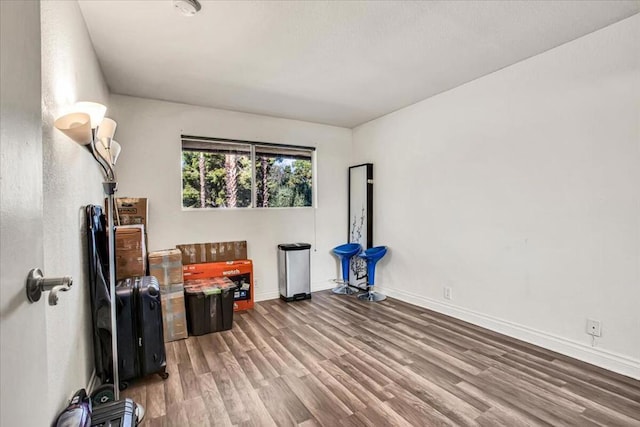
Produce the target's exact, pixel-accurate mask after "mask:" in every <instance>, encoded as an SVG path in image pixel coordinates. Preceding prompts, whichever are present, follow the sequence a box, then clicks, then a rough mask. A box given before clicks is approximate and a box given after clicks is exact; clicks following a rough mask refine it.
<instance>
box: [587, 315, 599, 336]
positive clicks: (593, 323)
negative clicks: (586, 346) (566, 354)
mask: <svg viewBox="0 0 640 427" xmlns="http://www.w3.org/2000/svg"><path fill="white" fill-rule="evenodd" d="M587 334H589V335H593V336H594V337H599V336H601V335H602V323H601V322H600V321H599V320H593V319H587Z"/></svg>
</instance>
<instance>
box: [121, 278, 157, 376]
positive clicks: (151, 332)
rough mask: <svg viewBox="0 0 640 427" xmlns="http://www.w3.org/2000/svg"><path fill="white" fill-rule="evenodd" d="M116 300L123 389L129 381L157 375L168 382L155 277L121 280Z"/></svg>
mask: <svg viewBox="0 0 640 427" xmlns="http://www.w3.org/2000/svg"><path fill="white" fill-rule="evenodd" d="M116 299H117V307H116V311H117V314H116V319H117V324H118V374H119V376H120V388H125V387H126V386H127V383H126V381H127V380H130V379H133V378H138V377H143V376H146V375H149V374H154V373H157V374H158V375H160V376H161V377H162V378H163V379H166V378H167V377H168V376H169V374H168V373H167V372H166V367H167V361H166V354H165V348H164V336H163V332H162V309H161V305H160V286H159V285H158V281H157V280H156V278H155V277H153V276H142V277H132V278H127V279H123V280H120V281H119V282H118V284H117V285H116Z"/></svg>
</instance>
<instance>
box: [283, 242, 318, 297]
mask: <svg viewBox="0 0 640 427" xmlns="http://www.w3.org/2000/svg"><path fill="white" fill-rule="evenodd" d="M310 250H311V245H310V244H308V243H283V244H281V245H278V285H279V287H280V298H282V299H283V300H285V301H287V302H289V301H297V300H303V299H309V298H311V267H310V263H311V251H310Z"/></svg>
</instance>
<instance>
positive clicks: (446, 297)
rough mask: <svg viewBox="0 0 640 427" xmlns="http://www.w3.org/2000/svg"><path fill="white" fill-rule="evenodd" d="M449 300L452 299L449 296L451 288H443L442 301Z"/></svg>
mask: <svg viewBox="0 0 640 427" xmlns="http://www.w3.org/2000/svg"><path fill="white" fill-rule="evenodd" d="M451 298H453V297H452V295H451V288H450V287H448V286H445V288H444V299H448V300H450V299H451Z"/></svg>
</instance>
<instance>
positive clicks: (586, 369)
mask: <svg viewBox="0 0 640 427" xmlns="http://www.w3.org/2000/svg"><path fill="white" fill-rule="evenodd" d="M166 347H167V359H168V361H167V370H168V372H169V373H170V377H169V378H168V379H167V380H166V381H163V380H162V379H160V377H158V376H157V375H154V376H150V377H148V378H145V379H143V380H139V381H137V382H135V383H133V384H131V385H130V386H129V388H128V389H127V390H125V391H124V392H123V393H122V395H123V396H125V397H132V398H133V399H134V400H135V401H137V402H139V403H141V404H142V405H144V407H145V408H146V417H145V421H144V423H143V425H145V426H149V427H151V426H180V427H182V426H197V427H200V426H218V425H220V426H232V425H236V426H250V425H251V426H274V425H277V426H294V425H300V426H305V427H310V426H407V425H414V426H440V425H446V426H476V425H477V426H510V427H511V426H538V425H544V426H585V427H587V426H640V381H636V380H633V379H631V378H628V377H624V376H621V375H617V374H614V373H611V372H609V371H606V370H603V369H600V368H597V367H594V366H592V365H588V364H586V363H582V362H579V361H576V360H574V359H571V358H568V357H565V356H562V355H559V354H557V353H554V352H551V351H548V350H545V349H542V348H539V347H536V346H533V345H530V344H527V343H524V342H521V341H518V340H514V339H511V338H508V337H505V336H503V335H500V334H497V333H494V332H491V331H488V330H486V329H483V328H480V327H477V326H473V325H470V324H468V323H465V322H462V321H459V320H456V319H453V318H450V317H447V316H444V315H441V314H437V313H435V312H432V311H429V310H426V309H423V308H419V307H416V306H413V305H410V304H406V303H404V302H401V301H398V300H395V299H391V298H388V299H387V300H386V301H383V302H380V303H364V302H361V301H358V300H357V299H356V298H355V297H354V296H345V295H333V294H332V293H331V292H330V291H323V292H318V293H314V294H313V299H311V300H307V301H300V302H294V303H288V304H287V303H284V302H282V301H279V300H272V301H264V302H259V303H257V304H256V308H255V309H254V310H251V311H247V312H240V313H235V316H234V325H233V328H232V329H231V330H230V331H225V332H219V333H213V334H208V335H204V336H199V337H189V339H187V340H181V341H175V342H171V343H167V346H166Z"/></svg>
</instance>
